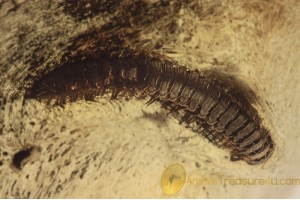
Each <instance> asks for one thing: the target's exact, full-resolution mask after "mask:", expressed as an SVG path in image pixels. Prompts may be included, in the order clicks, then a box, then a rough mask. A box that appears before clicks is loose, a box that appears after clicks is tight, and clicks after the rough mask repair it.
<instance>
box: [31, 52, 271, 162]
mask: <svg viewBox="0 0 300 200" xmlns="http://www.w3.org/2000/svg"><path fill="white" fill-rule="evenodd" d="M107 92H110V93H111V98H112V99H116V98H118V96H121V95H127V96H129V97H133V96H137V97H139V98H142V97H146V96H150V101H149V104H150V103H151V102H153V101H159V102H161V103H163V104H166V105H167V106H168V107H169V108H170V109H174V110H182V111H183V112H184V113H185V115H184V117H183V118H182V121H183V122H185V123H187V124H189V123H192V122H193V123H196V124H197V125H198V126H199V127H200V126H201V127H204V128H205V129H206V130H207V132H208V133H209V134H205V135H204V136H205V137H206V138H207V139H209V141H211V142H212V143H213V144H215V145H217V146H218V147H221V148H225V149H228V150H229V151H230V160H231V161H238V160H243V161H245V162H246V163H248V164H250V165H255V164H260V163H264V162H265V161H266V160H267V159H268V158H269V157H270V156H271V155H272V153H273V151H274V143H273V140H272V138H271V136H270V133H269V131H268V130H267V129H266V128H264V127H263V125H262V123H261V120H260V118H259V117H258V114H257V112H256V111H255V109H254V108H253V107H251V105H250V107H251V110H252V111H251V112H249V111H248V108H249V106H245V105H244V103H243V102H242V101H239V98H236V97H235V96H234V95H233V93H231V92H230V91H228V90H225V89H224V88H223V86H222V84H219V83H218V81H212V80H211V79H209V78H207V77H206V76H205V75H203V74H202V73H201V72H199V71H192V70H189V69H187V68H186V67H184V66H180V65H177V64H174V63H172V62H171V61H167V60H161V59H158V58H147V59H145V58H138V57H134V58H102V59H86V60H81V61H78V62H69V63H65V64H63V65H62V66H60V67H58V68H55V69H54V70H52V71H51V72H49V73H47V74H46V75H45V76H43V77H41V78H40V79H38V80H37V81H35V82H34V83H33V85H32V87H31V88H30V89H29V90H28V92H27V94H26V97H27V98H34V99H37V100H48V101H50V100H53V99H55V101H56V103H58V104H64V103H66V102H68V101H69V102H73V101H75V100H76V99H79V98H83V99H85V100H93V99H94V98H95V96H99V95H103V94H104V93H107Z"/></svg>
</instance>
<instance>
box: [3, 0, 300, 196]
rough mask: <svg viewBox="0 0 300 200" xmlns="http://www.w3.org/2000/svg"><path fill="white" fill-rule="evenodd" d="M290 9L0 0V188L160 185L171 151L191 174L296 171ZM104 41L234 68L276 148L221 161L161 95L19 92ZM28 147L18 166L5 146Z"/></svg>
mask: <svg viewBox="0 0 300 200" xmlns="http://www.w3.org/2000/svg"><path fill="white" fill-rule="evenodd" d="M74 2H75V3H74ZM299 10H300V2H299V1H297V0H290V1H288V0H286V1H282V0H281V1H279V0H269V1H261V0H252V1H246V0H244V1H232V0H224V1H215V0H199V1H196V0H195V1H192V0H190V1H186V3H180V2H179V1H156V0H148V1H146V0H144V1H136V2H135V1H129V0H125V1H121V2H120V3H114V2H113V1H109V0H107V1H90V0H84V1H81V3H76V1H70V0H65V1H63V0H61V1H56V2H55V3H50V2H49V1H33V0H32V1H25V0H17V1H5V0H4V1H3V0H2V1H1V0H0V97H1V99H0V100H1V102H0V104H1V110H0V179H1V183H0V197H2V198H7V197H15V198H17V197H23V198H24V197H55V198H59V197H61V198H63V197H69V198H70V197H74V198H79V197H85V198H88V197H133V198H134V197H168V196H166V195H164V194H163V193H162V191H161V188H160V178H161V175H162V173H163V171H164V169H165V168H166V167H167V166H169V165H170V164H172V163H180V164H181V165H183V166H184V168H185V170H186V172H187V174H188V175H189V176H190V177H192V178H195V179H197V178H201V177H207V178H213V177H215V176H216V174H222V175H224V177H228V178H229V177H230V178H239V177H242V178H267V177H272V178H300V172H299V165H300V163H299V162H298V160H297V158H299V153H300V151H299V150H298V145H299V144H300V139H299V130H300V125H299V119H300V110H299V100H300V84H299V80H298V79H299V76H300V66H299V65H300V55H299V52H300V13H299ZM103 51H109V52H112V53H118V54H122V53H124V54H126V52H127V51H130V52H146V53H149V54H160V55H163V56H165V57H168V58H170V59H172V60H173V61H175V62H178V63H180V64H183V65H185V66H187V67H189V68H191V69H212V68H216V69H217V70H219V71H225V72H227V73H229V74H232V75H234V76H236V77H237V78H239V79H241V80H243V81H244V82H245V83H246V84H247V85H249V87H250V88H251V89H253V90H254V91H255V92H256V94H257V95H258V96H259V103H257V105H255V106H256V107H257V109H258V110H259V111H260V114H261V116H263V119H264V123H265V125H266V126H267V127H268V128H269V129H270V130H271V133H272V137H273V138H274V140H275V143H276V149H275V153H274V155H273V157H272V158H271V159H270V160H269V161H268V162H266V163H265V164H263V165H259V166H249V165H247V164H245V163H244V162H230V161H229V159H228V152H227V151H225V150H222V149H218V148H216V147H215V146H213V145H212V144H210V143H208V142H207V140H205V139H203V138H201V137H199V136H197V135H196V134H195V133H194V132H192V131H190V130H189V129H186V128H185V127H184V126H182V125H179V124H178V121H177V120H176V119H174V118H173V117H171V116H170V115H168V114H167V113H166V112H165V111H164V110H163V109H161V106H160V105H159V104H158V103H154V104H152V105H150V106H148V107H147V106H146V105H145V101H138V100H135V99H133V100H130V101H124V100H122V99H120V100H118V101H109V100H108V98H106V97H99V98H97V100H96V102H85V101H78V102H75V103H72V104H67V105H66V107H65V108H60V107H54V108H51V107H47V105H46V104H45V103H40V102H37V101H35V100H25V101H24V103H23V96H24V92H25V91H26V90H27V89H28V87H30V85H31V84H32V81H33V80H34V79H37V78H38V77H39V76H41V74H43V73H47V71H49V70H51V69H53V68H55V67H57V66H58V65H59V64H60V63H61V62H63V61H64V60H66V59H69V58H70V57H72V56H77V55H81V56H82V55H90V54H93V55H98V54H99V55H101V52H103ZM99 52H100V53H99ZM29 147H34V150H33V151H32V152H31V155H30V156H29V157H28V158H26V159H25V160H23V162H22V163H21V170H18V169H16V168H15V167H14V165H13V164H12V158H13V156H14V155H15V154H16V153H17V152H19V151H21V150H24V149H26V148H29ZM298 188H299V185H296V186H258V185H257V186H229V185H227V186H222V185H217V186H208V185H204V186H203V185H189V184H185V186H184V187H183V189H182V190H181V191H180V192H179V193H178V194H176V195H174V196H172V197H186V198H191V197H198V198H201V197H209V198H218V197H224V198H226V197H231V198H243V197H248V198H251V197H256V198H257V197H261V198H263V197H273V198H276V197H300V192H299V189H298Z"/></svg>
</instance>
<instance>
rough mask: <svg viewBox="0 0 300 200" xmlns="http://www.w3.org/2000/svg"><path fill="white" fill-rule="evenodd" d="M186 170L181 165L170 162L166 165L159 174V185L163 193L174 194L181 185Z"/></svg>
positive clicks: (184, 178)
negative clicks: (170, 163) (160, 174)
mask: <svg viewBox="0 0 300 200" xmlns="http://www.w3.org/2000/svg"><path fill="white" fill-rule="evenodd" d="M185 180H186V172H185V169H184V168H183V166H182V165H180V164H177V163H176V164H172V165H170V166H169V167H167V168H166V169H165V171H164V173H163V174H162V176H161V180H160V186H161V189H162V191H163V192H164V193H165V194H176V193H178V192H179V191H180V190H181V188H182V187H183V185H184V183H185Z"/></svg>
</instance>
